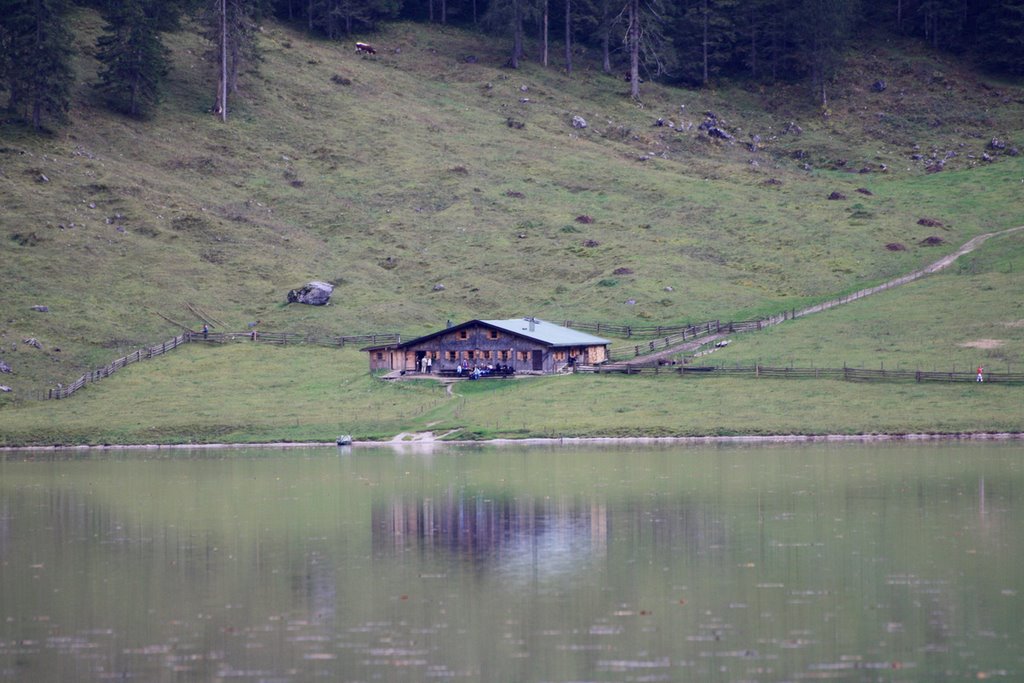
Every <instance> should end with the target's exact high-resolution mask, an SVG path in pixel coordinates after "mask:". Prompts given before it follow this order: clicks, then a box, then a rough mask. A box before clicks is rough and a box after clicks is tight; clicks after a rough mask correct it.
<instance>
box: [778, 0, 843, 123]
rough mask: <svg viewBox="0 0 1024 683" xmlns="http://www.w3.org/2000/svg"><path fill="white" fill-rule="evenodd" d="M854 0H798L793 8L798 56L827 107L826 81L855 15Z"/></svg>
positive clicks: (825, 109)
mask: <svg viewBox="0 0 1024 683" xmlns="http://www.w3.org/2000/svg"><path fill="white" fill-rule="evenodd" d="M857 5H858V2H857V0H802V2H801V3H800V4H799V5H798V7H797V8H796V14H795V19H796V20H795V21H794V23H793V30H794V39H795V43H796V45H797V50H798V54H799V57H800V60H801V62H802V64H803V66H804V69H805V70H806V73H807V74H808V75H809V76H810V78H811V86H812V87H813V89H814V92H815V93H817V94H819V95H820V98H821V99H820V103H821V107H822V110H823V111H827V109H828V84H829V82H830V81H831V80H832V78H833V77H834V76H835V72H836V70H837V69H838V68H839V64H840V57H841V54H842V51H843V49H844V48H845V46H846V42H847V40H849V38H850V35H851V33H852V30H853V27H854V23H855V21H856V19H857V16H858V15H857Z"/></svg>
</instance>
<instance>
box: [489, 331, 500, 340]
mask: <svg viewBox="0 0 1024 683" xmlns="http://www.w3.org/2000/svg"><path fill="white" fill-rule="evenodd" d="M487 338H488V339H497V338H498V331H497V330H488V331H487Z"/></svg>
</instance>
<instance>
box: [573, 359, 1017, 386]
mask: <svg viewBox="0 0 1024 683" xmlns="http://www.w3.org/2000/svg"><path fill="white" fill-rule="evenodd" d="M576 371H577V372H589V373H595V374H609V373H617V374H625V375H641V374H644V375H659V374H662V375H679V376H681V377H753V378H758V379H759V378H762V377H764V378H780V379H841V380H845V381H848V382H977V377H978V376H977V374H976V373H974V372H956V371H951V372H939V371H926V370H884V369H879V370H869V369H866V368H849V367H842V368H795V367H782V368H778V367H771V366H767V365H748V366H734V367H729V366H725V365H723V366H716V365H671V364H664V365H663V364H657V363H649V364H643V365H640V364H636V363H605V364H603V365H579V366H577V367H576ZM984 378H985V382H986V383H990V384H1024V373H1021V372H986V373H985V374H984Z"/></svg>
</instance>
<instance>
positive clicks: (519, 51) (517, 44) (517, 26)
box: [509, 0, 523, 69]
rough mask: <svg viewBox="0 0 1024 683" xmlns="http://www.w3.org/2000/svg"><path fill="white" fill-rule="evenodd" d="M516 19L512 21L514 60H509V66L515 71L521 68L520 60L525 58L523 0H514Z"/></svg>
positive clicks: (513, 9)
mask: <svg viewBox="0 0 1024 683" xmlns="http://www.w3.org/2000/svg"><path fill="white" fill-rule="evenodd" d="M512 3H513V8H512V11H513V13H514V17H513V20H512V23H513V26H512V34H513V35H512V58H511V59H509V66H511V67H512V68H513V69H518V68H519V58H520V57H522V56H523V3H522V0H512Z"/></svg>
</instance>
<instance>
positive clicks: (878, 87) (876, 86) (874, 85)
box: [871, 79, 889, 92]
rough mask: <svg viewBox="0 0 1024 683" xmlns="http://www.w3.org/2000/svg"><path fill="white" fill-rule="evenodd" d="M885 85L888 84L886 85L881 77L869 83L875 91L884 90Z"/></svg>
mask: <svg viewBox="0 0 1024 683" xmlns="http://www.w3.org/2000/svg"><path fill="white" fill-rule="evenodd" d="M887 87H889V86H888V85H886V83H885V81H883V80H882V79H878V80H877V81H875V82H874V83H872V84H871V89H872V90H874V91H875V92H885V89H886V88H887Z"/></svg>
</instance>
